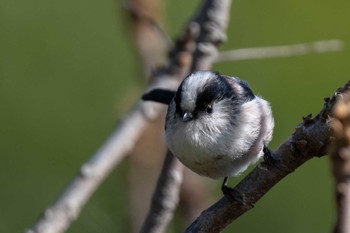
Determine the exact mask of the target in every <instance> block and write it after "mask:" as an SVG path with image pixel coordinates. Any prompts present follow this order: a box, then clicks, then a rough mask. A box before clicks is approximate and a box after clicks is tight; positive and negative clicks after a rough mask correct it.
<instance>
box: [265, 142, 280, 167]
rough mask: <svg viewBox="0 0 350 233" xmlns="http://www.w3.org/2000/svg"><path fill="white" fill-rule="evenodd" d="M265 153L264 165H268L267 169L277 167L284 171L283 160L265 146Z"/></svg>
mask: <svg viewBox="0 0 350 233" xmlns="http://www.w3.org/2000/svg"><path fill="white" fill-rule="evenodd" d="M263 152H264V163H265V164H266V165H267V167H276V168H277V169H279V170H282V169H281V167H280V164H281V159H280V158H279V157H278V156H277V155H276V154H275V153H273V151H271V150H270V149H269V148H268V147H267V146H264V148H263Z"/></svg>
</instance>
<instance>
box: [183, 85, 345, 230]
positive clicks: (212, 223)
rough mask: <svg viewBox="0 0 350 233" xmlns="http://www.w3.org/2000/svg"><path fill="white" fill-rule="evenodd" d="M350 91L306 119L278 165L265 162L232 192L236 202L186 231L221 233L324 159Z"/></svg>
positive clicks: (225, 202)
mask: <svg viewBox="0 0 350 233" xmlns="http://www.w3.org/2000/svg"><path fill="white" fill-rule="evenodd" d="M349 89H350V82H348V83H347V84H346V85H345V86H344V87H343V88H342V89H339V90H338V91H337V93H336V94H334V95H333V97H332V98H328V99H326V100H325V104H324V107H323V109H322V110H321V111H320V113H319V114H318V115H317V116H316V117H315V118H311V116H310V115H309V116H307V117H304V118H303V123H301V124H299V125H298V126H297V127H296V130H295V132H294V133H293V135H291V136H290V137H289V138H288V139H287V140H286V141H285V142H284V143H283V144H282V145H281V146H280V147H279V148H278V149H277V150H276V152H275V155H276V157H277V158H278V160H277V161H278V163H277V164H276V165H275V166H273V165H269V164H266V163H264V162H262V163H261V164H259V165H258V166H257V167H256V168H255V169H254V170H253V171H252V172H251V173H249V174H248V175H247V176H246V177H245V178H244V179H243V180H242V181H241V182H240V183H239V184H238V185H237V186H236V187H235V188H234V189H233V191H232V196H234V197H235V199H227V198H226V197H223V198H221V199H220V200H219V201H218V202H216V203H215V204H214V205H212V206H211V207H209V208H208V209H207V210H205V211H204V212H203V213H202V214H201V215H200V216H199V217H198V218H197V219H196V220H195V221H194V222H193V223H192V224H191V225H190V226H189V227H188V228H187V230H186V233H190V232H196V233H198V232H201V233H205V232H208V233H209V232H211V233H212V232H221V231H222V230H223V229H224V228H225V227H226V226H228V225H229V224H230V223H232V222H233V221H234V220H235V219H237V218H238V217H239V216H241V215H242V214H244V213H245V212H247V211H248V210H250V209H251V208H253V207H254V204H255V203H256V202H257V201H258V200H259V199H260V198H261V197H262V196H263V195H264V194H266V193H267V192H268V191H269V190H270V189H271V188H272V187H273V186H275V185H276V184H277V183H278V182H279V181H280V180H282V179H283V178H284V177H286V176H287V175H288V174H290V173H291V172H293V171H294V170H295V169H297V168H298V167H299V166H301V165H302V164H303V163H305V162H306V161H308V160H309V159H311V158H313V157H315V156H323V155H325V154H326V153H327V148H328V146H329V145H330V144H331V142H332V136H331V130H330V124H329V122H330V120H331V118H332V108H333V106H334V104H335V102H336V99H337V97H338V96H341V94H342V93H344V92H345V91H347V90H349Z"/></svg>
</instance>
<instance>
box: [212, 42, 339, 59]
mask: <svg viewBox="0 0 350 233" xmlns="http://www.w3.org/2000/svg"><path fill="white" fill-rule="evenodd" d="M344 46H345V43H344V42H343V41H341V40H337V39H333V40H320V41H314V42H310V43H301V44H291V45H280V46H268V47H257V48H243V49H234V50H230V51H223V52H221V53H219V54H218V56H217V57H216V58H215V62H225V61H230V62H232V61H243V60H253V59H266V58H279V57H292V56H302V55H306V54H312V53H326V52H337V51H341V50H343V49H344Z"/></svg>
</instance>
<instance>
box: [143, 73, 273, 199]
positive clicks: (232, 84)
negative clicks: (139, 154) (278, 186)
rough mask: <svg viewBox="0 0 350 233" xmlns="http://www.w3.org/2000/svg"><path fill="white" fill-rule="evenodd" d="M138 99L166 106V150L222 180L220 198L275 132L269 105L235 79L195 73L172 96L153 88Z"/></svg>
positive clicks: (188, 165)
mask: <svg viewBox="0 0 350 233" xmlns="http://www.w3.org/2000/svg"><path fill="white" fill-rule="evenodd" d="M155 96H157V97H155ZM143 99H144V100H154V101H157V102H162V103H165V104H169V107H168V112H167V115H166V123H165V141H166V144H167V146H168V148H169V150H170V151H171V152H172V153H173V154H174V155H175V156H176V157H177V158H178V159H179V160H180V161H181V162H182V163H183V164H184V165H185V166H186V167H188V168H189V169H191V170H192V171H194V172H195V173H197V174H199V175H202V176H207V177H210V178H213V179H218V178H225V179H224V183H223V185H222V190H223V192H224V194H225V191H227V188H228V187H227V180H228V177H230V176H238V175H239V174H241V173H242V172H243V171H245V170H246V169H247V167H248V166H249V165H251V164H253V163H255V162H257V161H258V160H259V158H261V157H262V156H263V155H264V153H266V151H269V150H268V149H266V148H267V145H268V143H269V142H270V141H271V138H272V132H273V128H274V119H273V116H272V111H271V107H270V104H269V103H268V102H267V101H266V100H264V99H262V98H261V97H260V96H256V95H254V93H253V92H252V90H251V89H250V87H249V85H248V83H247V82H246V81H243V80H240V79H239V78H236V77H229V76H224V75H220V74H219V73H216V72H212V71H197V72H194V73H192V74H190V75H189V76H187V77H186V78H185V79H184V80H183V81H182V83H181V84H180V86H179V88H178V90H177V91H176V92H171V91H168V90H161V89H157V90H153V91H151V92H150V93H147V94H145V95H144V96H143Z"/></svg>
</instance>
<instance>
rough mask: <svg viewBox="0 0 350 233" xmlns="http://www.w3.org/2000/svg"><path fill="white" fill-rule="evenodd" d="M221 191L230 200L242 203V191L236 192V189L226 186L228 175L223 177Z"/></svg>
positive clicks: (243, 199) (243, 198)
mask: <svg viewBox="0 0 350 233" xmlns="http://www.w3.org/2000/svg"><path fill="white" fill-rule="evenodd" d="M221 191H222V193H223V194H224V196H225V197H226V198H228V199H229V200H230V201H238V202H240V203H242V204H243V205H244V203H245V197H244V195H243V194H242V193H240V192H238V191H237V190H236V189H234V188H231V187H229V186H228V177H225V179H224V182H223V183H222V185H221Z"/></svg>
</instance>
